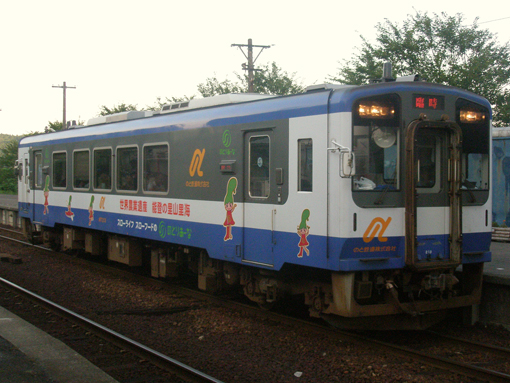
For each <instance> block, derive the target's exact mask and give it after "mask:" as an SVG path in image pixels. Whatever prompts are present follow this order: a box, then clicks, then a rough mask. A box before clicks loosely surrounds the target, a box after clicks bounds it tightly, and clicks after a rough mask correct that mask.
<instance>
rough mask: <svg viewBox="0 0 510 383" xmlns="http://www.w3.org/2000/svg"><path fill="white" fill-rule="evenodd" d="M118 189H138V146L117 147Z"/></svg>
mask: <svg viewBox="0 0 510 383" xmlns="http://www.w3.org/2000/svg"><path fill="white" fill-rule="evenodd" d="M117 189H118V190H125V191H136V190H137V189H138V148H137V147H131V148H119V149H117Z"/></svg>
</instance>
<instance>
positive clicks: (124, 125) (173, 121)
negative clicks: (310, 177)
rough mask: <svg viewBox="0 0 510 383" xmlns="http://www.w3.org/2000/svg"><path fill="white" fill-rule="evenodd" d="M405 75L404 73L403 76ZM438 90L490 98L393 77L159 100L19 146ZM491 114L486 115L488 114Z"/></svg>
mask: <svg viewBox="0 0 510 383" xmlns="http://www.w3.org/2000/svg"><path fill="white" fill-rule="evenodd" d="M406 80H407V79H406ZM403 91H412V92H441V93H447V94H453V95H456V96H457V97H468V96H469V98H470V99H472V100H475V101H476V102H479V103H481V104H483V105H486V106H487V107H488V109H489V110H490V104H489V103H488V101H487V100H486V99H484V98H483V97H480V96H477V95H475V94H474V93H471V92H468V91H464V90H461V89H458V88H454V87H448V86H444V85H438V84H431V83H425V82H416V81H412V79H409V81H395V82H385V83H377V84H370V85H363V86H352V85H336V84H319V85H315V86H312V87H309V88H308V89H307V92H305V93H300V94H295V95H289V96H271V95H259V94H226V95H219V96H214V97H209V98H203V99H196V100H195V99H193V100H189V101H183V102H179V103H173V104H169V105H168V106H164V107H163V110H161V111H157V112H152V111H130V112H125V113H120V114H115V115H109V116H103V117H99V118H96V119H92V120H90V121H89V123H88V125H86V126H83V127H76V128H72V129H68V130H64V131H59V132H54V133H47V134H41V135H37V136H28V137H25V138H23V139H22V140H21V141H20V147H26V146H39V145H44V144H47V143H48V142H49V141H51V142H55V143H57V142H70V141H88V140H94V139H96V138H97V139H99V138H101V139H104V138H108V137H119V136H128V135H137V134H148V133H160V132H166V131H177V130H185V129H198V128H208V127H216V126H229V125H236V124H243V123H251V122H259V121H271V120H281V119H288V118H296V117H303V116H313V115H320V114H327V113H338V112H350V111H351V108H352V102H353V100H355V99H357V98H361V97H369V96H375V95H377V94H383V93H388V92H403ZM491 118H492V116H491Z"/></svg>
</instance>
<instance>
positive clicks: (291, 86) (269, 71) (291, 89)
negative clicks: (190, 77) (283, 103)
mask: <svg viewBox="0 0 510 383" xmlns="http://www.w3.org/2000/svg"><path fill="white" fill-rule="evenodd" d="M235 75H236V78H237V81H236V82H233V81H230V80H229V79H226V80H223V81H219V80H218V79H217V78H216V77H210V78H208V79H207V80H206V82H205V83H201V84H198V87H197V88H198V91H199V92H200V94H201V95H202V97H211V96H215V95H218V94H225V93H246V92H248V75H247V74H245V75H240V74H238V73H235ZM253 88H254V91H255V93H260V94H272V95H279V96H284V95H287V94H294V93H300V92H303V91H304V86H303V85H301V84H300V83H298V82H297V80H296V74H295V73H292V74H288V73H287V72H285V71H284V70H282V69H281V68H280V67H278V65H276V63H275V62H273V63H271V64H270V65H269V64H266V65H263V66H262V68H260V69H259V70H257V71H256V72H255V75H254V80H253Z"/></svg>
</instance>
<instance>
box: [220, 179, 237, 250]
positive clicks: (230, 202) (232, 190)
mask: <svg viewBox="0 0 510 383" xmlns="http://www.w3.org/2000/svg"><path fill="white" fill-rule="evenodd" d="M236 191H237V178H235V177H232V178H230V179H229V180H228V183H227V193H226V194H225V199H224V201H223V204H224V205H225V210H226V211H227V218H226V219H225V222H224V223H223V226H225V228H226V229H227V230H226V233H225V238H223V240H224V241H229V240H231V239H233V238H234V237H233V236H232V226H234V225H235V224H236V223H235V221H234V217H233V216H232V213H233V212H234V210H235V208H236V207H237V204H236V203H234V194H236Z"/></svg>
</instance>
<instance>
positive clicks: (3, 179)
mask: <svg viewBox="0 0 510 383" xmlns="http://www.w3.org/2000/svg"><path fill="white" fill-rule="evenodd" d="M17 159H18V140H17V139H11V140H10V141H7V142H6V143H5V144H4V145H3V146H2V148H1V149H0V192H1V193H12V194H16V193H17V192H18V181H17V177H16V175H15V174H14V163H15V162H16V160H17Z"/></svg>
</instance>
